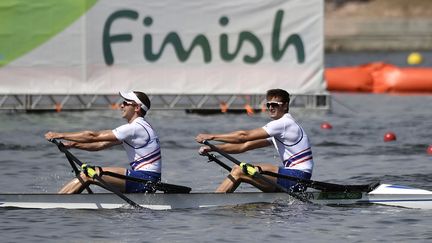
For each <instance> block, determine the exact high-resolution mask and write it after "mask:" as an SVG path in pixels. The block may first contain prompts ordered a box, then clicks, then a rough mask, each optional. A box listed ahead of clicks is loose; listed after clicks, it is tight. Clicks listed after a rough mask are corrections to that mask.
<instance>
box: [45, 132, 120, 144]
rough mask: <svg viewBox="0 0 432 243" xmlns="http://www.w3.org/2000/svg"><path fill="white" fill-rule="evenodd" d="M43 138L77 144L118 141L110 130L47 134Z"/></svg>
mask: <svg viewBox="0 0 432 243" xmlns="http://www.w3.org/2000/svg"><path fill="white" fill-rule="evenodd" d="M45 138H46V139H47V140H49V139H54V138H58V139H65V140H69V141H73V142H78V143H93V142H115V141H118V139H117V138H116V136H115V135H114V133H113V132H112V131H111V130H103V131H81V132H64V133H60V132H47V133H46V134H45Z"/></svg>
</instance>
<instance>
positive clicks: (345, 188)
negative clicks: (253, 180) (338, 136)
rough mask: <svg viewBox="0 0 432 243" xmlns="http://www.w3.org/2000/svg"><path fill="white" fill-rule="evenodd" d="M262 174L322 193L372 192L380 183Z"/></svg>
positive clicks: (215, 159) (229, 168)
mask: <svg viewBox="0 0 432 243" xmlns="http://www.w3.org/2000/svg"><path fill="white" fill-rule="evenodd" d="M205 155H206V156H207V157H208V159H209V160H210V161H213V162H216V163H217V164H218V165H220V166H221V167H222V168H224V169H226V170H227V171H231V169H232V168H231V167H229V166H228V165H227V164H225V163H224V162H222V161H221V160H220V159H218V158H216V156H214V155H213V154H210V153H206V154H205ZM261 174H263V175H269V176H273V177H278V178H284V179H287V180H291V181H295V182H297V183H300V184H303V185H305V186H307V187H310V188H314V189H317V190H320V191H331V192H360V191H361V192H370V191H372V190H373V189H374V188H376V187H377V185H379V182H372V183H370V184H363V185H341V184H334V183H328V182H322V181H314V180H308V179H302V178H298V177H293V176H289V175H282V174H278V173H273V172H270V171H261Z"/></svg>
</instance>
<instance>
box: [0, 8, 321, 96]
mask: <svg viewBox="0 0 432 243" xmlns="http://www.w3.org/2000/svg"><path fill="white" fill-rule="evenodd" d="M323 5H324V1H322V0H268V1H262V0H219V1H212V0H187V1H179V0H145V1H143V0H122V1H118V0H62V1H58V0H37V1H28V0H2V1H0V18H1V19H2V21H0V93H1V94H115V93H117V92H118V91H122V90H142V91H144V92H146V93H149V94H262V93H265V91H266V90H267V89H270V88H284V89H286V90H288V91H289V92H290V93H294V94H306V93H309V94H315V93H323V92H325V83H324V80H323V70H324V67H323V55H324V54H323V47H324V33H323V21H324V20H323V18H324V16H323V15H324V10H323V8H324V6H323Z"/></svg>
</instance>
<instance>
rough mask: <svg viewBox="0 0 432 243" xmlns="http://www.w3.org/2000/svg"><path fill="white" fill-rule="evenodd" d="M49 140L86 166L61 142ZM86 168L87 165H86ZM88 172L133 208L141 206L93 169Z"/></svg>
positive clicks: (82, 165)
mask: <svg viewBox="0 0 432 243" xmlns="http://www.w3.org/2000/svg"><path fill="white" fill-rule="evenodd" d="M49 141H50V142H52V143H54V144H55V145H57V147H58V149H59V150H60V151H61V152H63V153H64V154H65V155H66V157H69V158H70V159H71V160H73V161H74V162H75V163H77V164H78V165H79V166H80V167H82V168H83V167H84V168H85V167H86V165H85V164H83V163H82V162H81V161H80V160H79V159H78V158H77V157H75V156H74V155H73V154H72V153H71V152H69V150H67V148H66V147H65V146H64V144H63V143H62V142H59V141H57V140H56V139H51V140H49ZM87 168H88V167H87ZM88 173H89V175H90V177H92V178H93V179H95V180H97V181H98V182H99V183H101V186H102V187H103V188H105V189H106V190H108V191H110V192H112V193H114V194H116V195H117V196H119V197H120V198H121V199H123V200H124V201H126V202H127V203H128V204H129V205H131V206H132V207H134V208H142V207H141V206H140V205H139V204H137V203H136V202H134V201H132V200H131V199H129V198H128V197H126V196H125V195H124V194H123V193H121V192H120V191H119V190H117V189H116V188H114V187H112V186H111V185H110V184H109V183H107V182H106V181H105V180H103V179H102V178H101V177H100V176H99V175H98V174H97V173H96V171H95V170H94V169H91V168H88Z"/></svg>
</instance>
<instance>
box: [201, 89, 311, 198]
mask: <svg viewBox="0 0 432 243" xmlns="http://www.w3.org/2000/svg"><path fill="white" fill-rule="evenodd" d="M266 98H267V103H266V105H267V108H268V112H269V115H270V118H271V119H273V121H271V122H269V123H267V124H266V125H265V126H263V127H260V128H256V129H253V130H247V131H243V130H242V131H234V132H231V133H225V134H199V135H198V136H197V137H196V138H195V140H196V141H197V142H198V143H202V142H203V141H206V140H215V141H220V142H224V143H222V144H219V145H216V146H217V148H219V149H220V150H222V151H224V152H226V153H232V154H235V153H243V152H245V151H248V150H252V149H257V148H262V147H266V146H270V145H274V146H275V148H276V150H277V151H278V153H279V156H280V159H281V162H282V165H280V166H278V165H274V164H270V163H257V164H254V166H255V168H257V169H258V170H259V171H262V172H270V173H267V174H273V176H269V175H265V174H266V173H262V174H264V175H265V176H266V177H267V178H268V179H269V180H271V181H272V182H274V183H277V184H279V185H280V186H282V187H284V188H286V189H288V190H291V191H304V190H306V188H305V187H304V186H302V185H299V184H297V182H295V181H292V180H287V179H285V178H281V177H275V176H274V175H275V173H277V174H281V175H287V176H291V177H297V178H301V179H310V178H311V176H312V169H313V164H314V163H313V159H312V150H311V146H310V142H309V139H308V136H307V135H306V132H305V131H304V129H303V128H302V127H301V126H300V125H299V124H298V123H297V122H296V121H295V119H294V118H293V117H292V116H291V114H289V113H288V110H289V101H290V98H289V93H288V92H287V91H285V90H282V89H271V90H269V91H267V96H266ZM210 151H211V148H210V147H208V146H202V147H201V148H200V150H199V153H200V154H201V155H205V154H206V153H207V152H210ZM244 169H245V168H241V167H239V166H234V167H233V169H232V170H231V172H230V174H229V175H228V176H227V178H226V179H225V180H224V181H223V182H222V183H221V184H220V186H219V187H218V188H217V189H216V192H234V191H235V190H236V188H237V187H238V186H239V185H240V183H241V182H246V183H249V184H251V185H253V186H255V187H257V188H258V189H260V190H262V191H264V192H275V191H278V188H277V187H276V186H275V185H274V183H273V184H270V183H268V182H266V181H264V180H262V179H259V178H256V177H253V176H249V175H248V174H247V173H244V172H243V171H244Z"/></svg>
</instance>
